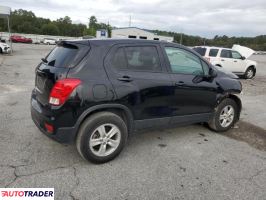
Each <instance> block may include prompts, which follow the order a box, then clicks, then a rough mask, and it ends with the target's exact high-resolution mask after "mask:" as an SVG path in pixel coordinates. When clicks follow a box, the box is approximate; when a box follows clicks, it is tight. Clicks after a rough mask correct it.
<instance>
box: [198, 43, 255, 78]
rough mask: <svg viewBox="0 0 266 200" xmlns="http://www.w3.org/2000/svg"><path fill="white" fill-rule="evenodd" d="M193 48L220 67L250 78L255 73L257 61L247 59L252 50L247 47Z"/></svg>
mask: <svg viewBox="0 0 266 200" xmlns="http://www.w3.org/2000/svg"><path fill="white" fill-rule="evenodd" d="M193 50H195V51H196V52H198V53H199V54H200V55H201V56H203V57H205V58H206V59H207V60H208V61H209V62H210V63H211V64H213V65H214V66H217V67H222V68H224V69H225V70H228V71H230V72H233V73H234V74H236V75H238V76H244V78H246V79H252V78H253V77H254V76H255V74H256V66H257V63H256V62H255V61H252V60H248V59H247V58H248V57H250V56H251V55H252V54H253V53H254V51H253V50H252V49H249V48H247V47H243V46H240V45H234V46H233V48H232V49H228V48H221V47H209V46H197V47H194V48H193Z"/></svg>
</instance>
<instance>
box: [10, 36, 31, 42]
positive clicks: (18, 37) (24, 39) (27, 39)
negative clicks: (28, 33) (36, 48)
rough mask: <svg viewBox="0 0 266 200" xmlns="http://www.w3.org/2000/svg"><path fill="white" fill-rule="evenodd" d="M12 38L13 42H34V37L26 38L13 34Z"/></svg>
mask: <svg viewBox="0 0 266 200" xmlns="http://www.w3.org/2000/svg"><path fill="white" fill-rule="evenodd" d="M10 40H11V41H12V42H20V43H32V39H31V38H26V37H23V36H20V35H12V36H11V37H10Z"/></svg>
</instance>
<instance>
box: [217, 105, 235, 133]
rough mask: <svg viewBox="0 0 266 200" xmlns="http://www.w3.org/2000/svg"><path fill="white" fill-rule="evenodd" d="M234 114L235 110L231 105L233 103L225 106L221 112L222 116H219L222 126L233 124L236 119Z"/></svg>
mask: <svg viewBox="0 0 266 200" xmlns="http://www.w3.org/2000/svg"><path fill="white" fill-rule="evenodd" d="M234 115H235V110H234V108H233V106H231V105H227V106H225V107H224V108H223V109H222V111H221V113H220V117H219V122H220V124H221V126H222V127H224V128H226V127H228V126H229V125H231V124H232V122H233V120H234Z"/></svg>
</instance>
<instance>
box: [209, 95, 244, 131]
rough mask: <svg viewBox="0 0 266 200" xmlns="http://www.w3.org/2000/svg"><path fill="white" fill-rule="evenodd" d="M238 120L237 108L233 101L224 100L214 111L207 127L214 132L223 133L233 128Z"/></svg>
mask: <svg viewBox="0 0 266 200" xmlns="http://www.w3.org/2000/svg"><path fill="white" fill-rule="evenodd" d="M238 118H239V108H238V105H237V104H236V102H235V101H234V100H233V99H230V98H227V99H224V100H223V101H222V102H221V103H220V104H219V105H218V106H217V107H216V108H215V111H214V114H213V116H212V117H211V119H210V121H209V122H208V125H209V127H210V129H212V130H214V131H216V132H224V131H227V130H229V129H230V128H232V127H233V126H234V124H235V123H236V122H237V120H238Z"/></svg>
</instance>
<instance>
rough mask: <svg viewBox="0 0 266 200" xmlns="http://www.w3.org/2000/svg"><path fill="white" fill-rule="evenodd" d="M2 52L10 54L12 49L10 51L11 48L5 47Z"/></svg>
mask: <svg viewBox="0 0 266 200" xmlns="http://www.w3.org/2000/svg"><path fill="white" fill-rule="evenodd" d="M2 51H3V53H10V52H11V49H10V47H4V48H3V49H2Z"/></svg>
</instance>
